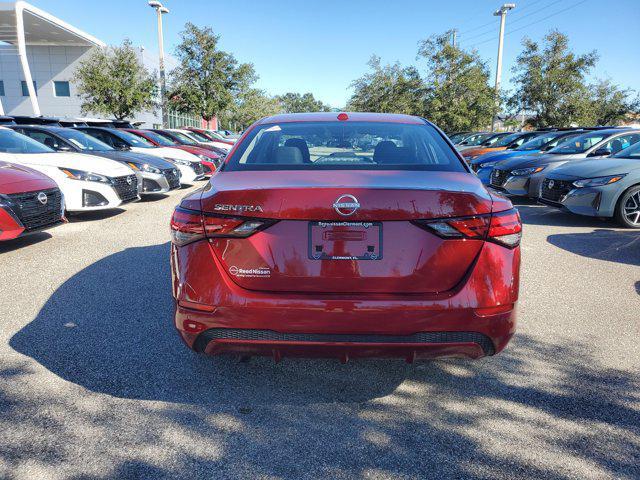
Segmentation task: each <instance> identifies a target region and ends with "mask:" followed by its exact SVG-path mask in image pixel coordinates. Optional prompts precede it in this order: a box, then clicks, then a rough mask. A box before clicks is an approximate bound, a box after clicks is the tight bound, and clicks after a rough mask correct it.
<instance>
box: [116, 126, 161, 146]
mask: <svg viewBox="0 0 640 480" xmlns="http://www.w3.org/2000/svg"><path fill="white" fill-rule="evenodd" d="M112 132H113V133H114V134H115V135H117V136H118V137H120V138H121V139H122V140H124V141H125V142H127V143H128V144H129V145H130V146H132V147H138V148H154V147H155V145H154V144H153V143H151V142H150V141H149V140H147V139H146V138H142V137H139V136H138V135H134V134H133V133H130V132H127V131H126V130H116V129H114V130H112Z"/></svg>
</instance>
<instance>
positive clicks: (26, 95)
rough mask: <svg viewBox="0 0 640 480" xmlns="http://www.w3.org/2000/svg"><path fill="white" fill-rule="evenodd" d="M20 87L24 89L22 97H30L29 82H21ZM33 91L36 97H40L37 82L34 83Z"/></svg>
mask: <svg viewBox="0 0 640 480" xmlns="http://www.w3.org/2000/svg"><path fill="white" fill-rule="evenodd" d="M20 86H21V87H22V96H23V97H28V96H29V89H28V88H27V82H25V81H24V80H22V81H21V82H20ZM33 89H34V90H35V91H36V96H37V95H38V85H37V84H36V81H35V80H34V81H33Z"/></svg>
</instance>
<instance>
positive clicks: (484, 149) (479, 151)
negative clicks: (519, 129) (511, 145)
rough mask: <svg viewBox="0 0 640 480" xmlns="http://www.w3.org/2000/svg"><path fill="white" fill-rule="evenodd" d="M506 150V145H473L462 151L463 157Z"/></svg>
mask: <svg viewBox="0 0 640 480" xmlns="http://www.w3.org/2000/svg"><path fill="white" fill-rule="evenodd" d="M501 150H506V147H493V148H492V147H473V148H469V149H468V150H465V151H464V156H465V157H473V156H475V155H484V154H485V153H491V152H499V151H501Z"/></svg>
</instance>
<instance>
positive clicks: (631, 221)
mask: <svg viewBox="0 0 640 480" xmlns="http://www.w3.org/2000/svg"><path fill="white" fill-rule="evenodd" d="M615 219H616V221H617V222H618V223H619V224H620V225H622V226H623V227H626V228H640V185H636V186H634V187H631V188H630V189H628V190H627V191H626V192H624V193H623V194H622V196H621V197H620V198H619V199H618V203H617V204H616V212H615Z"/></svg>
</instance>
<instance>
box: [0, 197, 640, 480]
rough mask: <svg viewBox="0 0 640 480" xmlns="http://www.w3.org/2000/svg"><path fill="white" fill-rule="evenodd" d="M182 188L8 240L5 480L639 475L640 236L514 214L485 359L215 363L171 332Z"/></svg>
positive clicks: (578, 221)
mask: <svg viewBox="0 0 640 480" xmlns="http://www.w3.org/2000/svg"><path fill="white" fill-rule="evenodd" d="M184 193H186V191H185V190H182V191H178V192H173V193H172V194H170V195H168V196H166V197H160V198H157V199H154V200H151V201H149V200H147V201H143V202H140V203H137V204H133V205H129V206H127V208H126V210H121V211H117V212H116V213H114V214H110V215H105V214H94V215H92V216H90V217H84V221H77V220H73V221H72V222H71V223H70V224H68V225H64V226H61V227H58V228H55V229H53V230H50V231H49V232H46V233H42V234H38V235H35V236H32V237H29V238H25V239H22V240H19V241H17V242H13V243H8V244H4V245H0V265H1V268H0V285H2V290H1V291H2V294H1V303H0V312H1V316H0V319H1V320H0V432H1V434H0V478H9V479H13V478H15V479H35V478H37V479H45V478H46V479H48V478H56V479H57V478H74V479H81V478H82V479H84V478H127V479H132V478H133V479H135V478H145V479H161V478H169V477H182V478H217V479H220V478H290V479H299V478H332V479H333V478H353V477H363V478H463V477H464V478H469V477H471V478H546V479H554V478H558V479H560V478H562V479H564V478H580V479H583V478H630V479H631V478H634V479H637V478H640V462H639V460H638V459H639V458H640V393H639V392H640V348H639V346H638V344H639V342H638V338H639V337H640V268H639V267H640V233H639V232H637V231H629V230H622V229H618V228H616V227H615V225H614V224H612V223H608V222H602V221H599V220H594V219H584V218H580V217H576V216H572V215H569V214H565V213H561V212H557V211H555V210H552V209H550V208H547V207H543V206H539V205H536V204H533V203H523V204H521V205H519V208H520V211H521V214H522V217H523V220H524V222H525V232H524V240H523V269H522V285H521V301H520V306H519V309H520V317H519V322H520V324H519V331H518V334H517V337H516V338H515V339H514V341H513V342H512V343H511V345H510V346H509V347H508V348H507V350H506V351H505V352H503V353H502V354H500V355H498V356H496V357H492V358H486V359H482V360H480V361H476V362H472V361H462V360H451V361H438V362H432V363H420V364H414V365H407V364H405V363H404V362H403V361H400V360H397V361H396V360H394V361H388V360H366V361H352V362H350V363H348V364H346V365H342V364H340V363H339V362H337V361H334V360H292V359H285V360H284V361H283V362H281V363H279V364H275V363H274V362H273V361H272V360H270V359H262V358H253V359H251V360H250V361H248V362H240V361H238V360H237V359H234V358H206V357H201V356H198V355H196V354H194V353H192V352H191V351H189V350H187V349H186V348H185V347H184V346H183V345H182V344H181V342H180V341H179V339H178V336H177V335H176V334H175V333H174V331H173V327H172V325H171V315H172V302H171V296H170V278H169V259H168V252H169V243H168V239H169V235H168V219H169V215H170V213H171V211H172V209H173V206H174V205H175V204H176V203H177V202H178V199H179V198H180V197H181V196H182V195H183V194H184Z"/></svg>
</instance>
